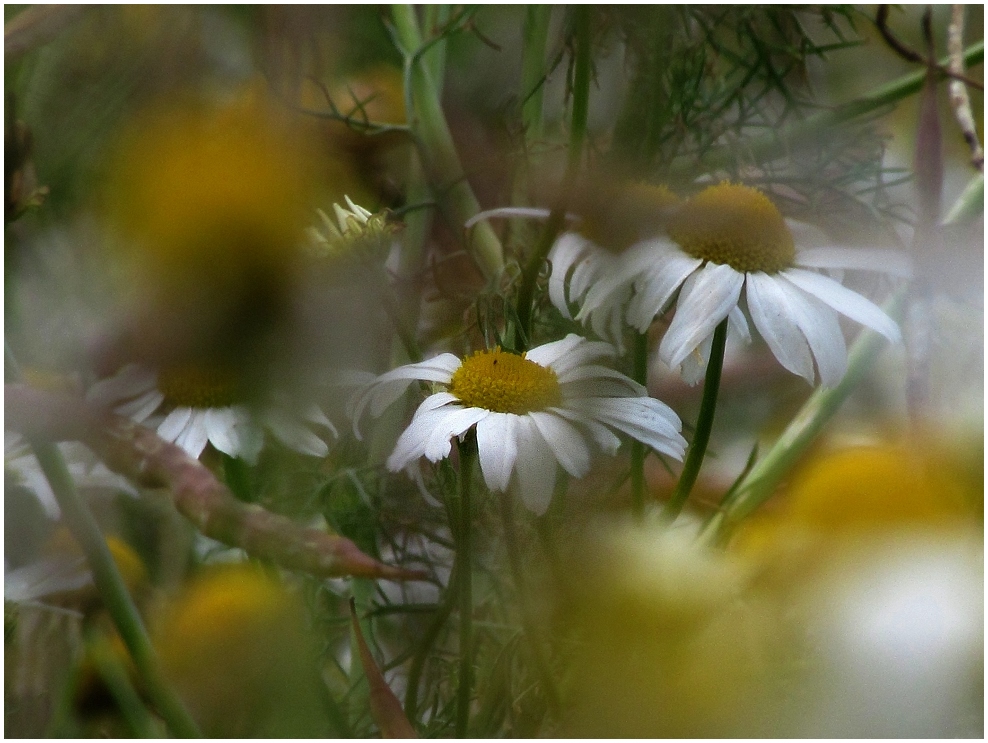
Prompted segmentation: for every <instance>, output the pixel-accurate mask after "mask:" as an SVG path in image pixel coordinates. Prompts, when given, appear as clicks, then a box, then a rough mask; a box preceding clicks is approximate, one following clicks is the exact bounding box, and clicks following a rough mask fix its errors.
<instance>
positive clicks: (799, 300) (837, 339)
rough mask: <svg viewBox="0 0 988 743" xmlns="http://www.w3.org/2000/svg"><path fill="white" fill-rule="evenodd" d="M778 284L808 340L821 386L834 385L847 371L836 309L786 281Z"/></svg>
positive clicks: (844, 347) (845, 351) (842, 337)
mask: <svg viewBox="0 0 988 743" xmlns="http://www.w3.org/2000/svg"><path fill="white" fill-rule="evenodd" d="M778 285H779V287H780V288H781V289H782V290H783V291H784V292H785V293H786V294H787V295H788V296H789V302H790V305H789V306H790V310H791V312H792V313H793V318H794V319H795V321H796V324H797V325H798V326H799V329H800V330H801V331H802V332H803V335H804V336H806V340H807V342H808V343H809V344H810V350H811V351H812V352H813V357H814V358H815V359H816V365H817V369H818V370H819V372H820V382H821V383H822V384H823V386H824V387H833V386H834V385H835V384H837V383H838V382H839V381H840V380H841V378H842V377H843V376H844V373H845V372H846V371H847V344H846V343H845V342H844V335H843V333H841V329H840V323H839V322H838V321H837V313H836V312H835V311H834V310H833V309H831V308H830V307H827V306H826V305H825V304H824V303H823V302H821V301H820V300H819V299H815V298H814V297H811V296H809V295H808V294H805V293H803V291H802V290H800V289H797V288H796V287H795V286H793V285H792V284H790V283H788V282H786V281H780V282H778Z"/></svg>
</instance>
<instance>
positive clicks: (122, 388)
mask: <svg viewBox="0 0 988 743" xmlns="http://www.w3.org/2000/svg"><path fill="white" fill-rule="evenodd" d="M234 387H235V384H234V382H233V380H231V379H230V378H228V377H227V376H226V375H223V374H221V373H219V372H216V371H210V370H206V369H198V368H191V367H189V368H181V369H174V370H168V371H163V372H159V373H155V372H152V371H150V370H148V369H145V368H143V367H141V366H138V365H137V364H128V365H127V366H125V367H124V368H123V369H121V370H120V371H119V372H118V373H117V374H115V375H114V376H112V377H109V378H107V379H104V380H102V381H100V382H98V383H96V384H95V385H94V386H93V387H92V388H91V389H90V390H89V392H88V393H87V398H88V399H89V400H90V401H92V402H95V403H97V404H101V405H103V406H107V407H112V408H113V409H114V410H115V411H116V412H117V413H119V414H120V415H126V416H128V417H130V418H132V419H133V420H136V421H138V422H139V423H144V422H146V421H147V422H149V423H151V424H153V425H154V427H155V430H156V431H157V433H158V435H159V436H160V437H161V438H163V439H164V440H165V441H169V442H172V443H174V444H176V445H177V446H179V447H181V448H182V449H184V450H185V452H186V453H187V454H188V455H189V456H191V457H196V458H198V457H199V456H200V455H201V454H202V452H203V450H204V449H205V448H206V444H207V443H209V444H212V445H213V447H214V448H215V449H217V450H218V451H221V452H223V453H224V454H227V455H229V456H231V457H237V458H240V459H243V460H244V461H246V462H248V463H250V464H254V463H255V462H256V461H257V457H258V455H259V454H260V452H261V448H262V447H263V444H264V432H265V431H269V432H270V433H271V434H273V435H274V437H275V438H276V439H277V440H278V441H280V442H281V443H282V444H284V445H285V446H287V447H288V448H290V449H293V450H295V451H297V452H300V453H302V454H308V455H311V456H314V457H325V456H326V455H327V454H328V453H329V446H328V445H327V444H326V442H325V441H324V440H323V438H322V437H320V436H319V435H317V434H316V433H315V432H314V431H313V430H312V429H313V428H314V427H315V428H321V429H324V430H326V431H328V432H329V433H331V434H332V435H333V436H334V437H335V436H336V435H337V431H336V428H335V427H334V426H333V424H332V422H330V420H329V419H328V418H327V417H326V416H325V414H324V413H323V412H322V411H321V410H320V409H319V408H318V407H317V406H316V405H314V404H312V405H309V406H308V407H306V408H304V409H297V408H296V407H295V406H293V405H290V404H288V403H287V402H284V401H279V400H276V401H275V402H274V403H273V404H271V405H267V406H265V407H264V408H263V409H261V410H259V411H256V412H255V411H254V410H253V409H252V408H250V407H248V406H247V405H245V404H243V403H241V402H240V401H239V400H238V399H237V396H236V394H235V389H234ZM161 408H168V409H169V412H168V413H167V414H166V415H165V416H164V418H163V419H161V420H158V419H157V418H155V419H154V420H153V421H149V420H148V419H149V418H150V417H151V416H152V415H153V414H154V413H156V412H157V411H158V410H159V409H161Z"/></svg>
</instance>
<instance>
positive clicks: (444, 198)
mask: <svg viewBox="0 0 988 743" xmlns="http://www.w3.org/2000/svg"><path fill="white" fill-rule="evenodd" d="M391 17H392V20H393V21H394V28H395V32H396V35H397V38H398V42H399V43H400V45H401V46H402V47H403V49H402V51H403V53H404V55H405V76H406V77H405V79H406V98H410V100H411V104H412V105H411V106H410V107H409V110H408V111H407V115H408V117H409V124H410V126H411V129H412V133H413V134H414V135H415V141H416V144H417V145H418V147H419V151H420V153H421V156H422V164H423V166H424V167H425V170H426V173H427V175H428V177H429V180H430V182H431V183H432V189H433V192H434V193H435V195H436V197H437V200H438V201H439V204H440V207H441V208H442V211H443V214H444V215H445V217H446V220H447V222H448V223H449V225H450V227H451V228H452V229H453V232H454V234H460V233H461V232H462V230H463V225H464V224H465V223H466V222H467V220H469V219H470V218H471V217H473V216H474V215H475V214H477V213H478V212H480V204H479V203H478V202H477V197H476V196H474V193H473V190H472V189H471V188H470V184H469V183H468V182H467V180H466V175H465V174H464V172H463V166H462V165H461V164H460V159H459V156H458V155H457V154H456V146H455V145H454V143H453V135H452V134H451V133H450V130H449V125H448V124H447V123H446V118H445V116H444V115H443V110H442V104H441V103H440V100H439V93H438V89H437V87H436V84H435V81H434V80H433V79H432V76H431V74H430V71H429V69H428V65H427V64H425V63H424V62H423V60H422V59H421V58H420V57H419V56H418V55H419V51H420V50H421V49H422V47H423V40H422V32H421V30H420V29H419V23H418V19H417V18H416V17H415V8H414V7H413V6H411V5H393V6H391ZM429 51H431V49H430V50H429ZM409 94H410V96H409ZM467 248H468V249H469V251H470V254H471V255H472V256H473V259H474V260H475V261H476V263H477V266H478V267H479V268H480V270H481V272H482V273H483V274H484V277H485V278H486V279H487V280H488V281H492V282H493V281H494V280H495V279H496V278H497V277H498V276H499V275H500V274H501V271H502V270H503V269H504V250H503V248H502V247H501V241H500V240H498V237H497V235H496V234H495V233H494V230H493V229H492V228H491V226H490V225H489V224H487V222H486V221H481V222H479V223H478V224H477V225H476V226H475V227H474V228H473V229H472V230H471V231H470V234H469V235H468V240H467Z"/></svg>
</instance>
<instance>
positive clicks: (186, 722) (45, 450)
mask: <svg viewBox="0 0 988 743" xmlns="http://www.w3.org/2000/svg"><path fill="white" fill-rule="evenodd" d="M29 442H30V444H31V448H32V449H33V450H34V454H35V456H36V457H37V458H38V463H39V464H40V465H41V471H42V472H44V473H45V477H46V478H47V480H48V483H49V484H50V485H51V489H52V492H53V493H54V494H55V500H57V501H58V505H59V507H60V508H61V509H62V515H63V516H64V518H65V523H66V524H67V525H68V527H69V531H70V532H71V533H72V536H73V537H74V538H75V540H76V541H77V542H78V543H79V546H80V547H81V548H82V551H83V553H84V554H85V555H86V560H87V561H88V562H89V568H90V570H91V571H92V573H93V582H94V583H95V584H96V590H97V591H99V595H100V598H101V599H103V603H104V605H105V606H106V608H107V610H108V611H109V612H110V616H111V617H112V618H113V622H114V624H115V625H116V627H117V631H118V632H119V633H120V637H121V638H122V639H123V641H124V644H125V645H126V646H127V649H128V650H129V651H130V655H131V657H132V658H133V660H134V665H135V666H136V667H137V670H138V672H139V673H140V674H141V677H142V679H143V681H144V684H145V687H146V688H147V692H148V695H149V696H150V697H151V700H152V701H153V702H154V704H155V707H156V708H157V710H158V712H159V713H160V714H161V716H162V717H163V718H164V719H165V722H167V723H168V726H169V727H170V728H171V729H172V732H173V733H175V734H176V735H178V736H179V737H182V738H198V737H201V733H200V732H199V729H198V727H197V726H196V724H195V722H194V721H193V719H192V717H191V716H190V715H189V713H188V712H187V711H186V709H185V707H184V706H183V705H182V702H181V700H180V699H179V698H178V696H177V695H176V694H175V692H173V691H172V689H171V688H170V687H169V686H168V683H167V682H166V681H165V677H164V674H163V673H162V671H161V666H160V665H159V663H158V657H157V654H156V653H155V651H154V647H153V646H152V645H151V640H150V639H149V638H148V635H147V631H146V630H145V628H144V623H143V622H142V621H141V616H140V614H138V612H137V607H136V606H134V602H133V600H132V599H131V597H130V594H129V593H127V587H126V585H125V584H124V581H123V578H122V577H121V576H120V572H119V571H118V570H117V566H116V564H115V563H114V562H113V557H112V555H111V554H110V550H109V549H108V548H107V546H106V542H105V541H104V539H103V535H102V534H101V533H100V530H99V526H98V525H97V524H96V519H95V518H93V515H92V513H91V512H90V511H89V508H88V506H87V505H86V504H85V502H84V501H83V500H82V498H80V497H79V494H78V492H77V491H76V489H75V485H74V483H73V482H72V476H71V475H70V474H69V470H68V467H66V465H65V460H64V459H63V458H62V454H61V452H59V450H58V447H56V446H55V444H52V443H51V442H48V441H37V440H30V439H29Z"/></svg>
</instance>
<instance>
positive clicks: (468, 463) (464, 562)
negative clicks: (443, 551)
mask: <svg viewBox="0 0 988 743" xmlns="http://www.w3.org/2000/svg"><path fill="white" fill-rule="evenodd" d="M459 451H460V473H459V477H460V503H459V506H460V507H459V514H458V516H459V521H460V523H459V524H458V526H457V530H456V542H457V544H456V563H457V566H456V573H457V583H458V587H459V594H460V678H459V687H458V688H457V690H456V737H457V738H465V737H466V735H467V727H468V725H469V722H470V698H471V690H472V686H473V539H472V537H473V523H472V516H473V512H472V508H471V506H470V494H471V490H472V488H473V469H474V463H475V462H476V460H477V439H476V436H475V434H473V433H472V432H471V433H470V434H469V435H468V436H467V438H466V439H465V440H464V441H463V442H462V443H460V445H459Z"/></svg>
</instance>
